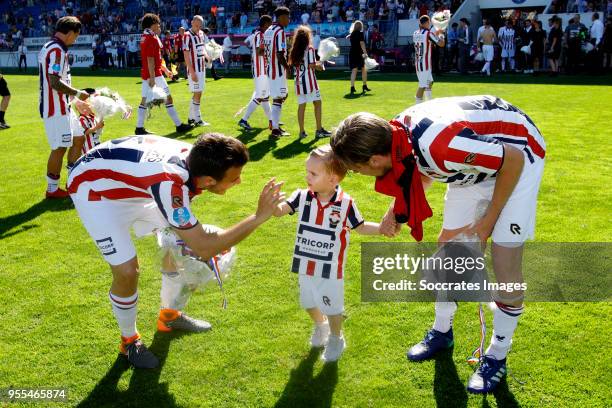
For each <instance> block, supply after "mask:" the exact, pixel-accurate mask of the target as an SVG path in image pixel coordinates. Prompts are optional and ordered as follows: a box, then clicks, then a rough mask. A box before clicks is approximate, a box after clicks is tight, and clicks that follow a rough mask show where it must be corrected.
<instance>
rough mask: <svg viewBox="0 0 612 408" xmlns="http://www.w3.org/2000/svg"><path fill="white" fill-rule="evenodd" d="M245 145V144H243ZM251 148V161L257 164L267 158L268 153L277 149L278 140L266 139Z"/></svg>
mask: <svg viewBox="0 0 612 408" xmlns="http://www.w3.org/2000/svg"><path fill="white" fill-rule="evenodd" d="M243 143H244V142H243ZM248 148H249V161H252V162H256V161H259V160H261V159H263V158H264V157H265V155H266V154H268V152H270V151H272V150H274V148H276V140H273V139H271V138H269V137H268V138H266V139H264V140H262V141H260V142H257V143H254V144H252V145H250V146H248Z"/></svg>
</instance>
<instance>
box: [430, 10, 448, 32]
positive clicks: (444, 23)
mask: <svg viewBox="0 0 612 408" xmlns="http://www.w3.org/2000/svg"><path fill="white" fill-rule="evenodd" d="M450 18H451V12H450V10H443V11H438V12H437V13H434V14H433V16H431V23H432V24H433V26H434V27H435V28H436V30H437V31H444V30H446V27H448V23H449V22H450Z"/></svg>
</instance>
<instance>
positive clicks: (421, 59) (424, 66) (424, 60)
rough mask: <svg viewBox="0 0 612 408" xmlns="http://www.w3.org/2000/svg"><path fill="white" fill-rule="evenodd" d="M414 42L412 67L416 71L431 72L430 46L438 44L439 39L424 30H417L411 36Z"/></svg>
mask: <svg viewBox="0 0 612 408" xmlns="http://www.w3.org/2000/svg"><path fill="white" fill-rule="evenodd" d="M412 40H413V41H414V65H415V66H416V70H417V71H430V70H431V44H432V43H434V44H438V43H439V42H440V38H438V36H437V35H435V34H434V33H432V32H431V31H430V30H427V29H425V28H421V29H418V30H416V31H415V32H414V34H413V35H412Z"/></svg>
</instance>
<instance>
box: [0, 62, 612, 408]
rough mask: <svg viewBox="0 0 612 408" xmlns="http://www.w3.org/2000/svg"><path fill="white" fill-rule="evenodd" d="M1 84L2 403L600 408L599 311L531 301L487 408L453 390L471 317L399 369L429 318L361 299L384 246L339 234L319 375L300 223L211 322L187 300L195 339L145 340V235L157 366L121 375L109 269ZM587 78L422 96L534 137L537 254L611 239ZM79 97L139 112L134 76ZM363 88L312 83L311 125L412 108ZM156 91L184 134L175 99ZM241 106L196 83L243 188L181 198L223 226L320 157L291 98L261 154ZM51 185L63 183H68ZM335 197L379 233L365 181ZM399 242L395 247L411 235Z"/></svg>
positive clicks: (604, 392)
mask: <svg viewBox="0 0 612 408" xmlns="http://www.w3.org/2000/svg"><path fill="white" fill-rule="evenodd" d="M135 75H136V76H135ZM7 81H8V83H9V87H10V89H11V91H12V93H13V97H12V100H11V105H10V107H9V110H8V113H7V122H8V123H9V124H10V125H11V126H12V127H11V129H9V130H3V131H1V132H0V152H1V154H2V165H1V167H2V177H1V178H0V277H1V278H0V299H1V302H0V303H1V304H2V305H3V306H2V317H1V318H0V333H1V335H0V388H2V387H5V388H6V387H10V386H12V387H17V388H20V387H66V388H67V389H68V395H69V397H68V398H69V404H70V405H79V404H81V405H82V406H92V407H102V406H122V407H127V406H145V407H153V406H184V407H193V406H214V407H233V406H249V407H266V406H268V407H269V406H291V407H297V406H304V407H317V406H338V407H406V406H408V407H433V406H438V407H465V406H469V407H481V406H483V407H495V406H499V407H514V406H523V407H544V406H546V407H604V406H610V403H611V401H612V391H611V384H612V376H611V375H610V372H611V371H610V370H611V369H612V360H611V358H610V348H609V344H610V336H611V334H612V330H611V329H612V325H611V323H610V316H611V314H612V307H611V306H610V304H609V303H529V304H527V305H526V311H525V314H524V315H523V317H522V318H521V320H520V323H519V327H518V330H517V332H516V335H515V338H514V344H513V348H512V351H511V352H510V355H509V359H508V361H509V368H510V371H511V373H512V376H511V377H509V378H508V380H507V382H504V383H503V384H502V386H501V389H500V390H499V391H498V392H497V393H496V394H495V395H491V396H489V397H488V398H486V399H484V400H483V398H482V397H477V396H468V395H467V393H466V391H465V384H466V381H467V379H468V377H469V375H470V374H471V372H472V369H471V368H470V367H469V366H468V365H467V364H466V357H467V356H468V355H469V354H470V353H471V351H472V349H473V348H474V347H476V345H477V343H478V338H479V330H478V319H477V305H476V304H473V303H472V304H463V305H460V308H459V311H458V312H457V315H456V318H455V324H454V327H455V337H456V338H455V347H454V353H453V354H452V355H451V354H447V355H445V356H441V358H439V359H437V360H435V361H429V362H425V363H421V364H412V363H408V362H407V361H406V358H405V351H406V349H407V347H409V346H410V345H412V344H413V343H415V342H417V341H419V340H420V339H421V338H422V336H423V333H424V332H425V330H427V329H428V328H429V327H430V325H431V322H432V320H433V305H432V304H425V303H375V304H374V303H372V304H369V303H362V302H361V301H360V279H359V273H360V272H359V265H360V259H359V246H360V243H361V242H363V241H365V240H370V241H383V240H384V238H382V237H381V238H378V237H375V238H370V237H360V236H358V235H357V234H353V237H352V240H351V245H350V248H349V259H348V263H347V272H346V276H347V277H346V301H345V304H346V310H347V315H348V319H347V320H346V324H345V333H346V338H347V343H348V348H347V350H346V352H345V354H344V356H343V358H342V359H341V360H340V362H339V363H338V364H337V365H329V366H323V364H322V363H321V362H320V361H319V360H318V359H317V357H318V355H317V354H316V353H313V352H311V351H310V349H309V346H308V345H307V341H308V337H309V334H310V329H311V325H310V322H309V319H308V318H307V315H306V314H305V312H303V311H302V310H300V308H299V302H298V293H297V277H296V275H294V274H291V273H290V272H289V266H290V260H291V255H292V245H293V242H294V230H295V221H296V220H295V218H292V217H290V216H288V217H285V218H282V219H271V220H270V221H269V222H267V223H266V224H265V225H264V226H263V227H262V228H260V229H259V230H257V231H256V232H255V233H254V234H253V235H251V236H250V237H249V238H248V239H246V240H245V241H244V242H242V243H241V244H240V245H239V246H238V254H239V257H238V262H237V264H236V265H235V267H234V270H233V271H232V276H231V277H230V279H229V280H228V281H227V282H226V286H225V288H226V289H225V290H226V293H227V297H228V301H229V307H228V309H227V310H223V309H222V308H221V307H220V304H221V299H222V298H221V295H220V293H219V290H218V289H217V288H216V286H208V287H207V288H206V290H205V291H204V292H198V293H197V294H196V295H195V296H194V297H193V298H192V301H191V302H190V304H189V305H188V307H187V310H186V311H187V313H189V314H191V315H193V316H195V317H203V318H205V319H207V320H209V321H210V322H211V323H212V324H213V327H214V329H213V331H212V332H209V333H206V334H200V335H185V336H180V335H166V334H156V333H155V320H156V316H157V311H158V307H159V288H160V281H161V279H160V273H159V267H158V260H157V258H156V246H155V243H154V240H153V239H152V238H150V237H149V238H144V239H141V240H139V241H137V249H138V254H139V260H140V264H141V269H142V274H141V278H140V302H139V315H138V328H139V331H140V332H141V334H142V336H143V338H144V340H145V342H146V343H147V344H148V345H150V346H151V349H152V350H153V351H154V352H155V353H156V354H157V355H158V356H159V357H161V360H162V363H163V365H162V367H161V369H157V370H151V371H134V370H130V369H128V368H127V367H126V366H125V364H124V363H123V361H122V360H118V359H117V345H118V340H119V336H118V329H117V327H116V324H115V321H114V318H113V316H112V313H111V309H110V305H109V302H108V299H107V293H108V288H109V285H110V281H111V276H110V271H109V268H108V266H107V265H106V264H105V263H104V261H103V259H102V258H101V256H100V255H99V253H98V251H97V249H96V248H95V246H94V244H93V243H92V241H91V240H90V238H89V237H88V235H87V234H86V232H85V230H84V228H83V227H82V225H81V223H80V221H79V219H78V217H77V215H76V213H75V211H74V209H73V208H72V207H71V205H70V203H69V202H57V201H45V200H44V199H43V195H44V190H45V177H44V176H45V166H46V160H47V157H48V153H49V147H48V144H47V141H46V137H45V134H44V130H43V124H42V121H41V119H40V117H39V115H38V79H37V77H36V76H32V75H28V76H25V75H21V76H17V75H7ZM597 81H599V82H600V84H597V83H596V81H595V80H588V79H586V78H569V79H564V78H563V79H561V83H559V84H552V83H548V79H546V78H535V79H532V78H528V79H526V80H523V79H522V78H519V77H518V76H515V77H510V78H499V77H498V78H494V79H493V80H486V79H478V78H477V79H473V78H471V77H470V78H469V79H468V80H467V81H465V82H463V79H460V78H456V77H455V78H451V77H447V76H444V77H441V78H439V81H438V82H437V83H436V85H435V86H434V96H435V97H442V96H455V95H468V94H485V93H486V94H493V95H497V96H500V97H502V98H504V99H506V100H508V101H510V102H512V103H513V104H515V105H517V106H519V107H520V108H521V109H522V110H524V111H525V112H527V114H529V115H530V116H531V118H532V119H533V120H534V121H535V123H536V124H537V125H538V127H539V128H540V130H541V131H542V132H543V134H544V137H545V139H546V143H547V158H546V160H547V162H546V169H545V173H544V179H543V182H542V186H541V190H540V199H539V204H538V215H537V227H536V233H537V240H538V241H543V242H546V241H551V242H579V241H595V242H606V241H610V240H611V236H610V225H611V223H612V218H611V214H612V206H611V204H610V203H611V202H612V196H611V194H610V186H609V184H608V182H609V177H610V174H611V172H612V165H611V161H610V158H611V157H612V149H611V146H612V130H611V127H610V126H611V124H612V86H611V85H612V80H610V78H598V79H597ZM73 83H74V84H75V86H77V87H100V86H108V87H110V88H112V89H114V90H117V91H119V92H120V93H121V94H122V95H123V97H124V98H125V99H126V100H127V101H128V103H130V104H131V105H132V106H134V107H136V106H137V105H138V101H139V98H140V79H139V78H138V77H137V74H136V72H133V73H129V74H125V76H115V77H103V76H86V75H84V74H82V75H79V73H78V72H77V73H76V74H75V75H74V77H73ZM602 83H604V84H602ZM358 84H359V83H358ZM369 86H370V87H371V88H372V89H373V91H372V92H371V93H369V94H368V95H367V96H362V97H357V98H354V99H349V98H346V97H345V96H346V93H347V91H348V89H349V83H348V80H347V74H346V73H337V74H327V76H323V77H322V78H321V80H320V88H321V92H322V95H323V114H324V125H325V127H327V128H328V129H331V128H333V127H334V126H335V125H336V124H337V123H338V122H339V121H340V120H341V119H342V118H344V117H345V116H347V115H348V114H350V113H353V112H357V111H364V110H366V111H371V112H373V113H376V114H378V115H381V116H383V117H386V118H391V117H393V116H394V115H395V114H396V113H398V112H400V111H402V110H403V109H405V108H406V107H408V106H409V105H411V104H412V103H413V100H414V99H413V95H414V91H415V89H416V82H415V78H414V76H408V75H399V74H384V75H383V74H374V75H372V76H371V80H370V82H369ZM170 87H171V90H172V95H173V97H174V100H175V106H176V107H177V109H178V111H179V114H180V116H181V118H183V119H186V115H187V108H188V100H189V93H188V89H187V86H186V85H185V82H179V83H175V84H171V85H170ZM251 93H252V82H251V80H250V79H249V78H245V77H242V78H239V77H233V78H225V79H223V80H221V81H218V82H213V81H211V80H209V81H208V83H207V88H206V92H205V97H204V102H203V104H202V111H203V116H204V119H206V120H208V121H209V122H211V123H212V126H211V127H210V128H206V129H204V130H206V131H216V132H222V133H225V134H227V135H233V136H236V137H238V138H240V140H242V141H243V142H244V143H246V144H247V146H248V147H249V150H250V154H251V163H249V164H248V165H247V166H246V167H245V169H244V172H243V182H242V184H241V185H239V186H237V187H235V188H233V189H232V190H230V191H229V192H228V193H227V194H226V195H225V196H213V195H211V194H207V193H205V194H203V195H202V196H201V197H199V198H198V199H197V200H196V201H195V203H194V209H195V212H196V214H197V216H198V218H199V219H200V220H201V221H203V222H206V223H211V224H217V225H220V226H228V225H230V224H232V223H235V222H237V221H239V220H240V219H241V218H243V217H244V216H247V215H249V214H251V213H252V212H253V211H254V210H255V207H256V201H257V196H258V193H259V191H260V189H261V187H262V186H263V184H264V183H265V181H266V180H267V179H268V178H270V177H272V176H276V177H277V178H278V179H280V180H284V181H285V188H284V190H285V191H286V192H287V193H290V192H291V191H293V189H295V188H297V187H303V186H304V159H305V157H306V155H307V152H308V151H309V150H310V149H312V148H313V147H314V146H315V145H318V144H322V143H325V142H324V141H320V142H316V143H315V142H314V140H313V136H314V130H315V129H314V117H313V113H312V112H313V110H312V106H309V107H308V108H307V117H306V120H307V131H308V133H309V134H310V138H308V139H306V140H304V141H298V140H297V134H298V126H297V122H296V111H297V105H296V98H295V96H294V94H293V89H292V87H291V86H290V96H289V99H288V101H287V103H286V104H285V107H284V113H283V120H284V122H285V123H286V128H287V130H289V131H290V132H291V133H292V136H290V137H288V138H283V139H281V140H280V141H279V142H278V143H274V142H271V141H269V140H268V130H267V126H265V125H267V121H266V120H265V119H264V116H263V112H262V111H261V110H259V111H257V112H256V113H255V114H254V115H253V117H252V118H251V124H252V125H253V126H254V127H257V128H259V131H256V132H253V133H250V134H247V133H241V132H240V131H239V128H238V127H237V125H236V123H237V120H238V118H235V117H234V113H235V112H236V111H238V109H239V108H240V107H242V106H243V105H245V104H246V103H247V102H248V100H249V98H250V96H251ZM134 125H135V118H132V119H131V120H128V121H122V120H120V119H119V118H112V119H109V120H107V125H106V129H105V131H104V134H103V140H108V139H109V138H117V137H121V136H126V135H130V134H131V133H132V132H133V130H134ZM147 128H148V129H150V130H152V131H155V132H156V133H158V134H160V135H171V137H180V139H182V140H186V141H193V140H194V139H195V137H196V136H197V132H196V131H193V132H192V133H190V134H186V135H181V136H177V135H173V134H172V132H173V130H174V129H173V126H172V123H171V122H170V119H169V118H168V116H167V115H166V113H165V111H164V110H163V109H162V110H154V111H153V116H152V118H151V119H150V120H149V121H148V122H147ZM65 177H66V176H65V172H64V173H63V175H62V184H63V183H64V180H65ZM439 184H440V183H439ZM343 187H344V189H345V190H347V191H348V192H349V193H350V194H352V195H353V197H354V198H355V199H356V202H357V204H358V205H359V208H360V210H361V212H362V213H363V215H364V216H365V217H366V219H368V220H374V221H377V220H379V219H380V218H381V216H382V215H383V213H384V211H385V209H386V206H387V205H388V198H385V197H383V196H380V195H377V194H375V193H373V191H372V180H371V179H368V178H365V177H362V176H359V175H350V176H349V177H347V179H345V181H344V182H343ZM443 195H444V186H442V185H441V184H440V185H436V186H435V187H433V188H432V189H431V190H430V191H429V192H428V198H429V201H430V204H431V206H432V208H433V210H434V217H433V218H432V219H430V220H428V221H427V222H426V224H425V239H426V240H428V241H434V240H435V239H436V236H437V232H438V231H439V229H440V226H441V221H442V215H441V214H442V206H443ZM400 240H409V234H408V232H407V230H404V232H403V234H402V236H401V237H400V238H398V239H396V241H400ZM581 272H582V271H579V270H577V271H576V273H577V274H580V273H581ZM584 278H585V279H588V276H585V277H584ZM488 317H489V322H490V320H491V316H490V314H489V316H488ZM54 406H55V405H54Z"/></svg>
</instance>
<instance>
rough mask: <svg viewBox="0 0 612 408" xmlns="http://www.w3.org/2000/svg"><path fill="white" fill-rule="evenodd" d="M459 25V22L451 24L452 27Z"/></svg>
mask: <svg viewBox="0 0 612 408" xmlns="http://www.w3.org/2000/svg"><path fill="white" fill-rule="evenodd" d="M457 26H459V24H457V23H453V24H451V27H457Z"/></svg>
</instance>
